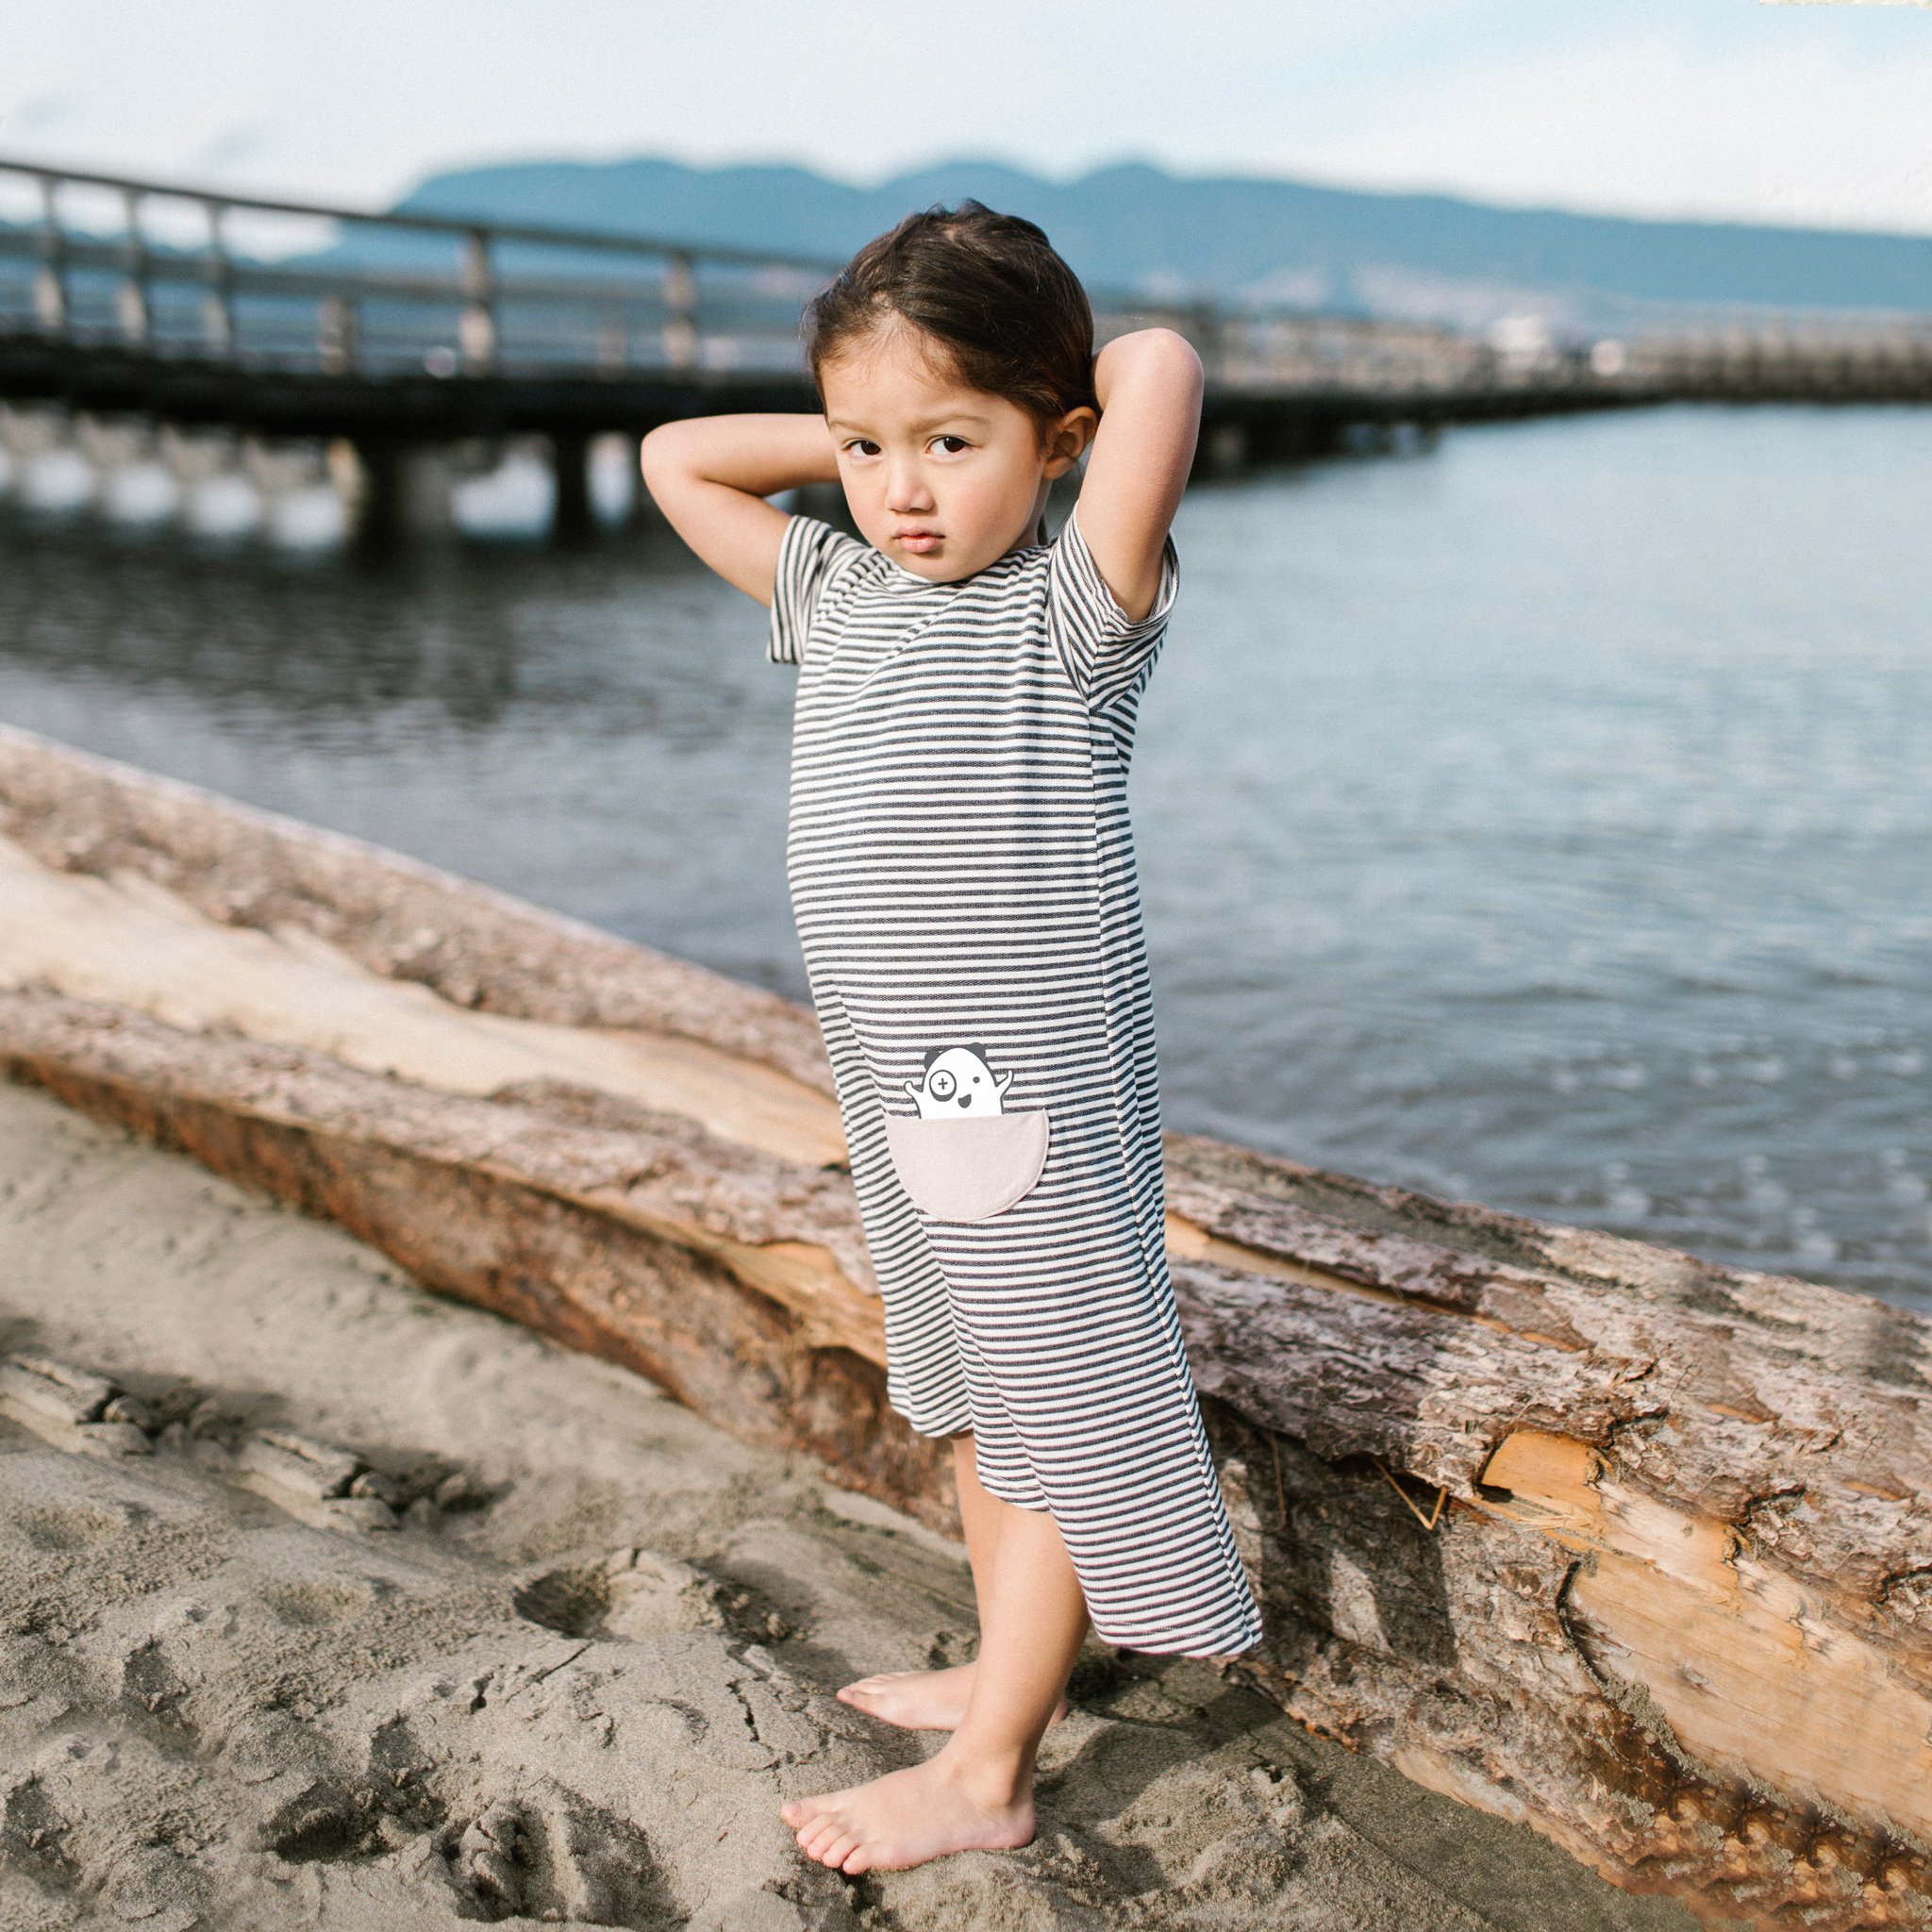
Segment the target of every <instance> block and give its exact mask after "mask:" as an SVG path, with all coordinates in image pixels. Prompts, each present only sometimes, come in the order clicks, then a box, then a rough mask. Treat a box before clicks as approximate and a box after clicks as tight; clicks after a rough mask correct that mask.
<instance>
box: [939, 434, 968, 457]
mask: <svg viewBox="0 0 1932 1932" xmlns="http://www.w3.org/2000/svg"><path fill="white" fill-rule="evenodd" d="M933 443H934V445H935V447H937V448H939V449H941V450H943V451H944V452H945V454H946V455H947V456H949V457H956V456H958V454H959V452H960V451H961V450H962V449H964V448H965V447H966V439H965V438H964V437H963V436H936V437H934V438H933Z"/></svg>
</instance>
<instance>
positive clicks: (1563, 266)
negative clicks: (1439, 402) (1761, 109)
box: [398, 158, 1932, 331]
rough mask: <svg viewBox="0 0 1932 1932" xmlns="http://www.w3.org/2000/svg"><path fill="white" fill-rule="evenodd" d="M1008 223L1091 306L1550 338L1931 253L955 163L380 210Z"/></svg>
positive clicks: (1468, 204)
mask: <svg viewBox="0 0 1932 1932" xmlns="http://www.w3.org/2000/svg"><path fill="white" fill-rule="evenodd" d="M968 194H971V195H975V196H977V197H978V198H979V199H980V200H981V201H984V202H986V203H987V204H988V205H989V206H991V207H993V208H1003V209H1008V210H1010V211H1011V212H1014V213H1017V214H1024V215H1028V216H1030V217H1031V218H1032V219H1033V220H1035V221H1037V222H1039V223H1040V224H1041V225H1042V226H1043V227H1044V228H1045V229H1046V231H1047V233H1048V234H1049V235H1050V236H1051V237H1052V238H1053V240H1054V242H1055V244H1056V245H1057V246H1058V248H1059V249H1060V251H1061V252H1062V253H1063V254H1064V255H1065V256H1066V257H1067V258H1068V260H1069V261H1070V262H1072V263H1073V265H1074V268H1075V270H1077V271H1078V273H1079V274H1080V275H1082V276H1083V277H1084V278H1085V279H1086V280H1087V281H1088V282H1089V283H1090V285H1092V286H1094V287H1098V288H1108V289H1118V290H1126V291H1138V292H1141V293H1144V294H1149V295H1158V296H1163V297H1174V296H1199V295H1215V296H1219V297H1222V298H1234V299H1248V300H1259V301H1266V302H1276V303H1282V304H1286V305H1289V306H1291V307H1296V308H1326V309H1343V310H1353V311H1358V312H1362V313H1367V314H1374V315H1384V316H1402V317H1411V318H1416V319H1428V320H1435V321H1442V322H1449V323H1453V324H1457V325H1461V326H1465V327H1469V326H1474V327H1481V326H1484V325H1489V324H1491V323H1494V322H1496V321H1498V320H1499V319H1501V318H1503V317H1505V316H1510V315H1536V316H1540V317H1541V318H1542V319H1543V320H1544V321H1545V322H1546V323H1547V324H1548V325H1550V326H1552V327H1554V328H1557V329H1560V330H1566V331H1590V330H1602V329H1607V328H1619V327H1623V328H1629V327H1633V326H1639V325H1643V324H1645V323H1649V324H1651V325H1657V324H1658V323H1663V322H1668V321H1671V320H1674V319H1678V318H1683V317H1687V316H1690V315H1692V314H1696V315H1702V316H1706V317H1707V316H1708V315H1709V313H1710V312H1711V311H1712V310H1713V309H1739V308H1757V309H1763V308H1776V309H1834V310H1848V309H1852V310H1857V309H1862V310H1917V311H1921V312H1924V311H1932V237H1922V236H1910V235H1883V234H1860V233H1853V232H1844V231H1838V230H1831V229H1814V228H1778V227H1768V226H1752V225H1744V224H1741V223H1721V222H1653V221H1638V220H1630V219H1624V218H1621V217H1616V216H1607V215H1576V214H1562V213H1557V212H1554V211H1549V210H1541V209H1523V208H1494V207H1489V206H1486V205H1484V204H1482V203H1479V202H1474V201H1463V200H1458V199H1457V198H1455V197H1454V196H1450V195H1441V194H1383V193H1369V192H1362V191H1358V190H1353V189H1343V188H1317V187H1311V186H1309V185H1307V183H1304V182H1298V181H1284V180H1267V179H1261V178H1249V177H1243V176H1240V175H1171V174H1168V173H1166V172H1164V171H1163V170H1161V169H1159V168H1156V167H1151V166H1147V165H1145V164H1142V163H1128V164H1125V165H1122V166H1119V167H1110V168H1101V169H1097V170H1095V171H1094V172H1093V173H1091V174H1089V175H1082V176H1081V177H1080V178H1079V179H1077V180H1074V181H1048V180H1043V179H1041V177H1040V176H1038V175H1029V174H1025V173H1024V172H1022V171H1021V170H1019V169H1016V168H1011V167H1008V166H1006V165H1004V164H1002V163H1000V162H997V161H975V160H958V161H946V162H942V163H941V164H940V165H938V166H936V167H931V168H925V169H921V170H919V171H917V172H915V173H912V174H907V175H896V176H894V177H893V178H892V179H891V180H890V181H887V182H884V183H882V184H881V185H879V186H877V187H874V188H858V187H853V186H851V185H849V184H848V183H845V182H841V181H834V180H830V179H828V178H827V177H825V176H824V175H816V174H813V173H811V172H810V171H809V170H808V169H805V168H790V167H728V168H692V167H686V166H684V165H683V164H681V163H680V162H677V161H670V160H661V159H655V158H639V159H635V160H627V161H610V162H604V163H596V162H580V161H525V162H513V163H508V164H505V165H502V166H498V167H488V168H468V169H462V170H458V171H454V172H451V173H448V174H441V175H433V176H431V177H430V178H429V179H428V180H426V181H425V182H424V183H423V184H422V186H421V187H419V188H418V189H416V190H415V192H413V193H411V194H410V195H408V197H407V198H406V199H405V200H404V201H402V202H401V203H399V204H398V207H399V208H404V209H408V210H414V211H419V212H425V213H426V212H435V213H440V214H442V213H461V214H476V215H487V216H495V217H497V218H498V219H516V220H525V221H533V222H554V223H559V224H567V225H571V226H573V227H583V228H597V229H607V230H613V231H616V232H620V233H630V234H649V235H658V236H663V237H667V238H672V239H676V240H683V241H694V242H714V243H722V244H727V245H732V246H737V247H744V248H770V249H773V250H777V251H784V252H788V253H794V254H807V255H824V256H827V257H832V258H842V257H843V256H846V255H848V254H850V253H851V252H852V250H853V249H855V248H857V247H858V244H859V243H860V242H864V241H865V240H866V239H867V237H869V236H871V235H874V234H876V233H878V232H879V231H880V230H881V229H883V228H886V227H889V226H890V225H891V224H892V223H893V222H895V221H896V220H898V218H899V217H900V216H901V215H903V214H905V213H906V212H907V211H908V209H911V208H924V207H928V206H930V205H931V204H933V203H935V202H954V201H957V200H958V199H959V198H960V197H961V196H963V195H968Z"/></svg>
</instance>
